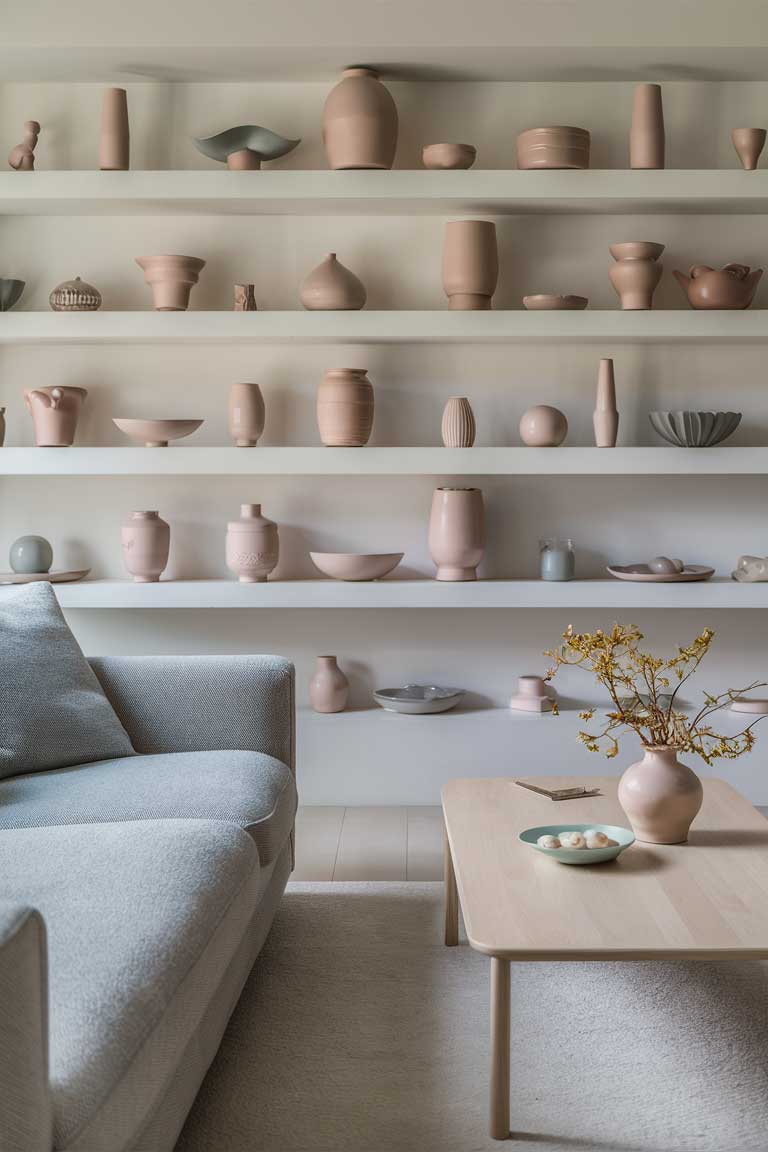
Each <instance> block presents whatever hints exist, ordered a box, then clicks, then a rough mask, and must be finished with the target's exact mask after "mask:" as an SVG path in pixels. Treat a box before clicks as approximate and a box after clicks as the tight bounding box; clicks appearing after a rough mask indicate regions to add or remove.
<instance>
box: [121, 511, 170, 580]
mask: <svg viewBox="0 0 768 1152" xmlns="http://www.w3.org/2000/svg"><path fill="white" fill-rule="evenodd" d="M120 538H121V541H122V545H123V560H124V561H125V566H126V568H127V569H128V571H129V572H130V574H131V576H133V579H134V581H135V582H136V583H137V584H154V583H155V582H156V581H158V580H159V579H160V576H161V575H162V573H163V572H164V571H165V568H166V565H167V564H168V554H169V551H170V547H171V528H170V525H169V524H167V523H166V521H165V520H161V519H160V513H159V512H130V513H129V514H128V519H127V520H126V521H125V523H124V524H123V526H122V529H121V530H120Z"/></svg>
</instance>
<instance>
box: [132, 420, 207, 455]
mask: <svg viewBox="0 0 768 1152" xmlns="http://www.w3.org/2000/svg"><path fill="white" fill-rule="evenodd" d="M112 423H113V424H116V425H117V427H118V428H119V429H120V431H121V432H124V433H125V435H126V436H128V437H130V439H131V440H138V441H139V442H140V443H142V444H143V445H144V447H145V448H167V447H168V441H169V440H181V439H182V437H184V436H191V435H192V433H193V432H196V431H197V429H198V428H199V427H200V425H201V424H202V420H127V419H124V418H123V417H113V419H112Z"/></svg>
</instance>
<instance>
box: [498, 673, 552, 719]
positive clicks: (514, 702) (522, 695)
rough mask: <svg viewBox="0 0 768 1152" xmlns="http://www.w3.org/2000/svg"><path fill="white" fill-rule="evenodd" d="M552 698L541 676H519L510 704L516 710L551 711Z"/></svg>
mask: <svg viewBox="0 0 768 1152" xmlns="http://www.w3.org/2000/svg"><path fill="white" fill-rule="evenodd" d="M552 699H553V697H552V696H550V694H549V693H548V692H547V689H546V685H545V684H544V680H543V679H542V677H541V676H519V677H518V680H517V692H516V693H515V694H514V696H513V697H512V699H511V700H510V702H509V706H510V708H512V710H513V711H515V712H551V711H552Z"/></svg>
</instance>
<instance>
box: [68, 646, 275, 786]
mask: <svg viewBox="0 0 768 1152" xmlns="http://www.w3.org/2000/svg"><path fill="white" fill-rule="evenodd" d="M90 663H91V666H92V668H93V669H94V671H95V673H96V675H97V676H98V678H99V680H100V682H101V685H102V687H103V689H104V691H105V692H106V694H107V696H108V697H109V699H110V701H111V703H112V706H113V708H114V709H115V711H116V712H117V714H118V716H119V717H120V720H121V721H122V724H123V726H124V727H125V729H126V731H127V732H128V735H129V736H130V738H131V741H132V743H133V746H134V748H135V749H136V751H137V752H142V753H153V752H207V751H211V750H213V749H218V748H242V749H247V750H250V751H253V752H264V753H266V754H267V755H268V756H274V757H275V758H276V759H278V760H282V761H283V763H284V764H287V765H288V766H289V767H290V768H291V769H293V768H294V763H295V754H294V745H295V705H294V670H293V665H292V664H291V663H290V661H288V660H284V659H283V658H282V657H280V656H141V657H100V658H98V659H93V660H91V662H90Z"/></svg>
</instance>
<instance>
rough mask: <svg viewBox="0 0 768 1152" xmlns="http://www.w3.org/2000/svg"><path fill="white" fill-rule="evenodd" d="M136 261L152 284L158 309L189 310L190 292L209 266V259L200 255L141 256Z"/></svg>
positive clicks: (145, 277)
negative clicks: (206, 265)
mask: <svg viewBox="0 0 768 1152" xmlns="http://www.w3.org/2000/svg"><path fill="white" fill-rule="evenodd" d="M136 263H137V264H138V265H139V267H140V268H143V269H144V279H145V281H146V282H147V284H149V285H151V287H152V296H153V299H154V304H155V309H156V311H158V312H185V311H186V310H187V308H188V307H189V294H190V292H191V291H192V288H193V286H194V285H195V284H197V281H198V280H199V278H200V273H201V272H202V270H203V268H205V260H200V259H199V257H197V256H137V257H136Z"/></svg>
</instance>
